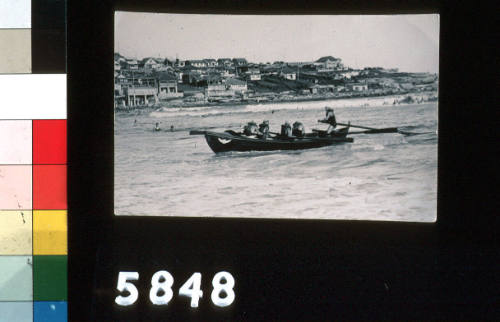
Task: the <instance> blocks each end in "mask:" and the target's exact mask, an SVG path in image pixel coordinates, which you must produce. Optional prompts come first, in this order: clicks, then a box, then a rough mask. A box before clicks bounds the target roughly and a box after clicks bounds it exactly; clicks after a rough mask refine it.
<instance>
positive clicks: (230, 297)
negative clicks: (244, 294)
mask: <svg viewBox="0 0 500 322" xmlns="http://www.w3.org/2000/svg"><path fill="white" fill-rule="evenodd" d="M223 280H225V282H224V283H222V284H221V282H222V281H223ZM212 286H213V287H214V290H213V291H212V295H211V298H212V302H214V304H215V305H217V306H221V307H224V306H228V305H231V303H233V301H234V297H235V295H234V291H233V287H234V278H233V275H231V274H230V273H228V272H218V273H217V274H215V276H214V278H213V280H212ZM222 294H225V296H224V297H221V295H222Z"/></svg>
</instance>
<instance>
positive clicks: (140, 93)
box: [115, 73, 158, 106]
mask: <svg viewBox="0 0 500 322" xmlns="http://www.w3.org/2000/svg"><path fill="white" fill-rule="evenodd" d="M117 79H118V83H120V84H121V86H122V91H123V95H124V97H125V102H126V105H128V106H138V105H139V106H140V105H150V104H153V103H156V102H157V101H158V96H157V92H158V89H157V80H156V78H154V77H147V76H145V75H144V74H143V73H132V74H131V75H129V76H124V77H120V76H119V77H118V78H117ZM115 81H116V79H115Z"/></svg>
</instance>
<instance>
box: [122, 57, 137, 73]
mask: <svg viewBox="0 0 500 322" xmlns="http://www.w3.org/2000/svg"><path fill="white" fill-rule="evenodd" d="M121 68H123V69H130V70H138V69H139V64H138V63H137V60H135V59H127V60H124V61H122V62H121Z"/></svg>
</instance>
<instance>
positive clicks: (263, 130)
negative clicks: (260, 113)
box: [257, 120, 269, 140]
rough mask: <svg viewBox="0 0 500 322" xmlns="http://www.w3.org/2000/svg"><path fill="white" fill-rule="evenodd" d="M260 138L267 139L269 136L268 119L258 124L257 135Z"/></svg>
mask: <svg viewBox="0 0 500 322" xmlns="http://www.w3.org/2000/svg"><path fill="white" fill-rule="evenodd" d="M257 136H258V137H260V138H261V139H264V140H265V139H267V137H268V136H269V121H268V120H265V121H263V122H262V123H260V124H259V134H258V135H257Z"/></svg>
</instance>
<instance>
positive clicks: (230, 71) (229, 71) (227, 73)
mask: <svg viewBox="0 0 500 322" xmlns="http://www.w3.org/2000/svg"><path fill="white" fill-rule="evenodd" d="M219 74H220V75H221V76H222V77H225V78H227V77H234V76H235V75H236V70H235V69H234V68H229V67H226V68H224V69H222V70H219Z"/></svg>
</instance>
